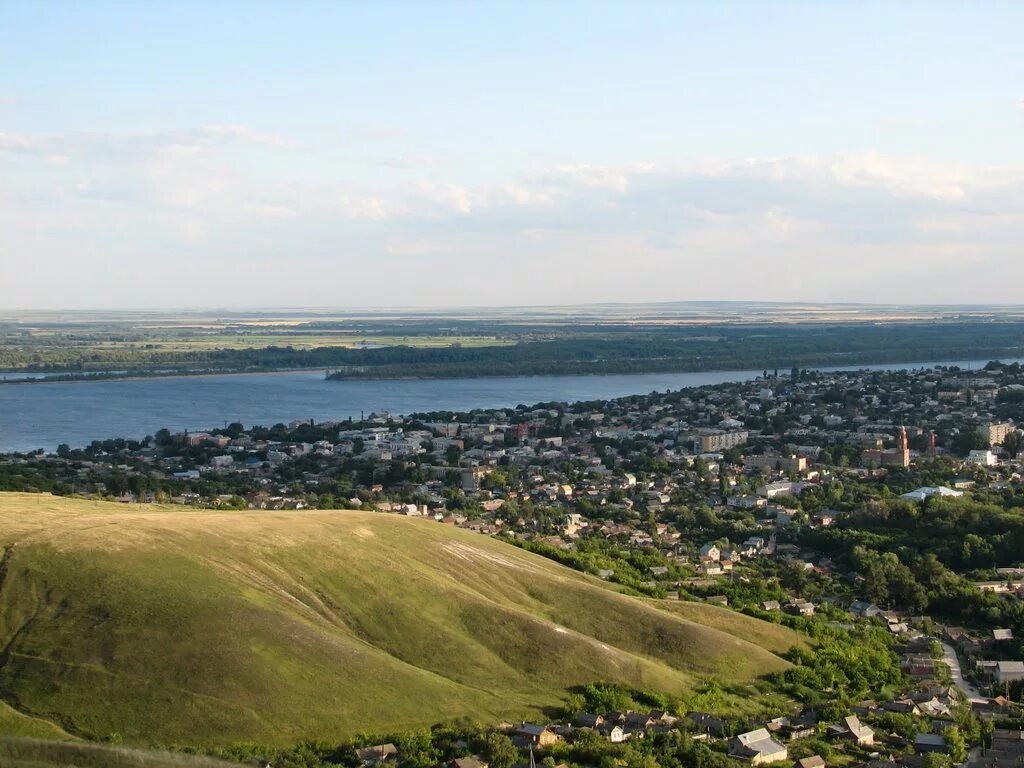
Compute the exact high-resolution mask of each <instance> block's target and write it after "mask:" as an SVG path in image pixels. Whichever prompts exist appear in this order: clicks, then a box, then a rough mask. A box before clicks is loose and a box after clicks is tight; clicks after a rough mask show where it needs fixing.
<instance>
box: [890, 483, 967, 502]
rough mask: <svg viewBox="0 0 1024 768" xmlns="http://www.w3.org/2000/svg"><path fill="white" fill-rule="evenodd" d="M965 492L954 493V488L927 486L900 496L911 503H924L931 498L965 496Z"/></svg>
mask: <svg viewBox="0 0 1024 768" xmlns="http://www.w3.org/2000/svg"><path fill="white" fill-rule="evenodd" d="M963 495H964V492H963V491H954V490H953V489H952V488H947V487H946V486H944V485H939V486H925V487H923V488H918V489H916V490H913V491H908V492H907V493H904V494H903V495H902V496H900V498H901V499H910V500H911V501H924V500H925V499H927V498H928V497H929V496H951V497H957V496H963Z"/></svg>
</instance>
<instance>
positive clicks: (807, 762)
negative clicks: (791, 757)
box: [796, 755, 825, 768]
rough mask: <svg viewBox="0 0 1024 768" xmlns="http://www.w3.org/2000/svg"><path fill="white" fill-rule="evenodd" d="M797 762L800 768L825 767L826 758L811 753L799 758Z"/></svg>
mask: <svg viewBox="0 0 1024 768" xmlns="http://www.w3.org/2000/svg"><path fill="white" fill-rule="evenodd" d="M796 764H797V766H798V768H825V760H824V759H823V758H822V757H821V755H811V756H810V757H805V758H803V759H801V760H797V761H796Z"/></svg>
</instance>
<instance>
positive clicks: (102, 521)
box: [0, 494, 799, 744]
mask: <svg viewBox="0 0 1024 768" xmlns="http://www.w3.org/2000/svg"><path fill="white" fill-rule="evenodd" d="M0 546H2V547H3V548H4V554H3V565H2V567H0V649H2V650H0V699H2V700H4V701H6V702H7V703H8V704H10V705H12V706H14V707H15V708H16V709H18V710H19V711H20V712H22V713H24V714H28V715H31V716H34V717H37V718H39V717H41V718H47V719H49V720H52V721H54V722H56V723H59V724H60V725H61V726H62V727H63V728H64V729H65V730H67V731H68V732H70V733H73V734H76V735H81V736H84V737H88V738H101V737H105V736H107V735H109V734H113V733H116V734H118V735H120V736H121V737H122V738H124V739H125V740H127V741H129V742H132V743H149V744H154V743H176V742H177V743H192V744H201V743H205V744H214V743H226V742H233V741H239V740H255V741H262V742H275V743H283V742H293V741H295V740H298V739H301V738H308V737H316V738H336V739H341V738H345V737H348V736H352V735H353V734H356V733H357V732H361V731H371V732H372V731H388V730H395V729H401V728H406V727H413V726H420V725H425V724H429V723H434V722H438V721H442V720H448V719H454V718H460V717H462V718H469V719H473V720H477V721H482V722H494V721H498V720H501V719H511V718H515V717H519V716H528V715H529V714H531V713H536V712H537V711H538V710H540V709H541V708H543V707H547V706H555V705H558V704H559V703H560V702H561V701H562V699H563V698H564V696H565V693H566V688H567V687H569V686H572V685H576V684H580V683H584V682H590V681H593V680H598V679H604V680H613V681H618V682H622V683H624V684H628V685H632V686H636V687H645V688H655V689H659V690H662V691H665V692H670V693H685V692H686V691H688V690H690V689H691V688H692V686H693V685H694V684H695V683H696V682H698V681H699V680H700V679H701V678H702V677H705V676H711V675H714V676H716V677H718V678H719V679H720V680H722V681H724V682H743V681H748V680H751V679H753V678H754V677H756V676H759V675H762V674H766V673H769V672H773V671H776V670H779V669H781V668H783V667H784V666H785V662H784V661H782V660H781V659H780V658H779V657H778V656H777V655H775V654H776V653H778V652H780V651H782V650H784V649H785V648H788V647H789V646H792V645H793V644H796V643H798V642H799V638H798V636H797V635H796V634H795V633H792V632H791V631H789V630H787V629H785V628H783V627H779V626H775V625H771V624H767V623H764V622H756V621H755V620H752V619H749V618H747V617H743V616H738V615H737V614H734V613H731V612H728V611H724V610H719V609H711V608H709V607H702V608H700V609H693V610H692V612H691V613H690V614H689V615H683V614H680V613H676V612H677V611H682V610H686V609H683V608H679V607H675V608H672V609H671V610H666V609H664V608H663V607H661V606H662V605H663V603H656V602H654V601H645V600H641V599H638V598H634V597H629V596H626V595H623V594H620V593H618V592H616V591H614V590H612V589H610V588H609V587H608V586H607V585H605V584H603V583H602V582H600V581H599V580H597V579H593V578H590V577H587V576H584V575H582V574H579V573H576V572H575V571H571V570H569V569H566V568H564V567H562V566H560V565H558V564H556V563H553V562H551V561H549V560H546V559H544V558H542V557H539V556H536V555H533V554H530V553H528V552H524V551H522V550H520V549H518V548H516V547H512V546H509V545H507V544H504V543H502V542H500V541H496V540H494V539H491V538H488V537H485V536H481V535H478V534H474V533H470V532H466V531H461V530H455V529H453V528H450V527H448V526H442V525H438V524H436V523H433V522H428V521H423V520H411V519H407V518H402V517H397V516H392V515H384V514H378V513H371V512H344V511H336V512H312V511H310V512H282V513H276V512H217V511H208V510H194V509H187V508H181V507H161V506H148V507H147V506H126V505H119V504H105V503H100V502H87V501H77V500H67V499H59V498H55V497H49V496H40V495H29V494H0ZM754 629H756V631H753V630H754ZM752 641H753V642H752ZM755 643H757V644H755Z"/></svg>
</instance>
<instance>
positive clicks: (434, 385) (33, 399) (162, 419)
mask: <svg viewBox="0 0 1024 768" xmlns="http://www.w3.org/2000/svg"><path fill="white" fill-rule="evenodd" d="M985 362H987V361H979V360H973V361H954V362H939V363H927V364H926V363H903V364H890V365H870V366H859V367H860V368H867V369H871V370H899V369H904V368H921V367H924V366H928V365H958V366H960V367H961V368H968V367H972V368H978V367H981V366H983V365H984V364H985ZM1007 362H1011V361H1007ZM1018 362H1024V361H1018ZM825 370H827V369H825ZM760 374H761V371H760V370H756V371H703V372H700V373H651V374H624V375H614V376H516V377H509V378H483V379H433V380H420V379H413V380H387V381H326V380H325V379H324V374H323V371H289V372H283V373H254V374H235V375H220V376H183V377H167V378H153V379H133V380H121V381H74V382H51V383H45V384H2V385H0V452H5V451H30V450H34V449H36V448H44V449H46V450H53V449H55V448H56V447H57V445H59V444H60V443H67V444H68V445H71V446H76V447H77V446H83V445H86V444H88V443H89V442H90V441H92V440H103V439H106V438H111V437H126V438H135V439H138V438H142V437H143V436H145V435H151V434H153V433H154V432H156V431H157V430H158V429H160V428H161V427H166V428H167V429H169V430H171V431H172V432H175V431H181V430H183V429H189V430H199V429H212V428H215V427H219V426H223V425H224V424H225V423H226V422H232V421H238V422H241V423H242V424H245V425H247V426H251V425H253V424H262V425H266V426H270V425H273V424H276V423H278V422H284V423H287V422H289V421H292V420H294V419H301V418H307V419H308V418H312V419H316V420H317V421H328V420H341V419H347V418H348V417H350V416H351V417H354V418H359V416H360V414H362V413H366V414H367V415H368V414H369V413H371V412H372V411H378V412H379V411H388V412H390V413H392V414H405V413H415V412H421V411H444V410H452V411H465V410H469V409H472V408H500V407H507V406H515V405H519V404H521V403H522V404H526V405H533V404H534V403H539V402H544V401H552V400H557V401H575V400H603V399H608V398H613V397H621V396H623V395H633V394H646V393H649V392H654V391H658V392H664V391H665V390H668V389H679V388H681V387H692V386H699V385H703V384H721V383H723V382H728V381H747V380H749V379H753V378H755V377H757V376H759V375H760Z"/></svg>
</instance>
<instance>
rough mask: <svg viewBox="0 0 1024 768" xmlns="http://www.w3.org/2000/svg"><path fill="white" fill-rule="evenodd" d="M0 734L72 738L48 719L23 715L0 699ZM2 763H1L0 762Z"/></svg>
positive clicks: (37, 737)
mask: <svg viewBox="0 0 1024 768" xmlns="http://www.w3.org/2000/svg"><path fill="white" fill-rule="evenodd" d="M0 734H2V735H3V736H26V737H32V738H36V739H73V738H74V737H73V736H71V735H70V734H68V733H66V732H65V731H63V730H62V729H61V728H60V727H59V726H57V725H55V724H54V723H51V722H50V721H49V720H43V719H41V718H38V717H29V716H28V715H23V714H22V713H21V712H18V711H17V710H16V709H13V708H12V707H10V706H8V705H7V704H5V703H3V702H2V701H0ZM0 765H3V763H0Z"/></svg>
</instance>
